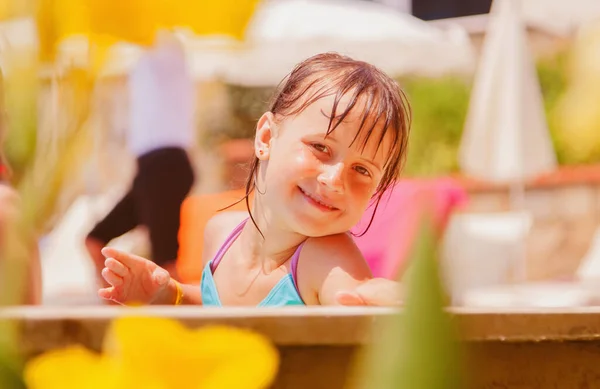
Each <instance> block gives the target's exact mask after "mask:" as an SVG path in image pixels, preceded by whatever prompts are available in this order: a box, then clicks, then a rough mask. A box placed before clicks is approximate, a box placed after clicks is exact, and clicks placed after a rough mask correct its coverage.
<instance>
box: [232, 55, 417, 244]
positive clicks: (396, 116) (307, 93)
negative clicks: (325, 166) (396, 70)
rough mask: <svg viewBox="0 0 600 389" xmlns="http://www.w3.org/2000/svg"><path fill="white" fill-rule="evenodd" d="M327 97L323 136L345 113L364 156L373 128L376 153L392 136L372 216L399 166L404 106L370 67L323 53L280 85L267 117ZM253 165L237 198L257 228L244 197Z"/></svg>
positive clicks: (252, 185) (252, 181)
mask: <svg viewBox="0 0 600 389" xmlns="http://www.w3.org/2000/svg"><path fill="white" fill-rule="evenodd" d="M331 95H335V99H334V102H333V107H332V110H331V113H330V114H329V115H328V118H329V127H328V129H327V135H329V134H331V133H332V132H333V131H334V130H335V129H336V128H337V127H338V126H339V125H340V124H341V123H342V122H343V120H344V119H345V118H346V117H347V116H348V115H349V114H350V113H351V112H353V111H357V110H361V112H360V117H361V122H360V127H359V130H358V132H357V134H356V137H355V138H354V141H353V142H355V141H357V140H358V139H359V137H360V136H361V135H362V137H361V142H362V144H361V147H362V149H363V150H364V148H365V147H366V145H367V142H368V141H369V139H370V138H371V136H372V135H373V134H374V133H375V128H376V127H377V126H378V125H381V124H382V125H383V126H382V128H383V130H382V131H381V132H380V135H379V137H378V138H379V139H378V145H377V149H379V147H380V146H381V144H382V142H383V139H384V138H385V137H386V136H387V135H388V134H390V135H391V136H392V146H391V150H390V153H389V154H388V155H387V156H386V158H385V163H384V166H383V177H382V179H381V182H380V183H379V186H378V187H377V191H376V192H375V195H374V198H375V199H376V202H375V211H377V207H378V206H379V201H380V200H381V197H382V196H383V194H384V193H385V191H386V190H387V189H389V188H390V187H392V185H393V184H394V183H395V182H396V180H397V179H398V176H399V174H400V171H401V170H402V167H403V165H404V161H405V158H406V151H407V147H408V134H409V129H410V120H411V117H410V116H411V113H410V106H409V104H408V101H407V99H406V96H405V95H404V93H403V92H402V90H401V89H400V87H399V86H398V84H397V83H396V82H395V81H394V80H393V79H391V78H390V77H389V76H387V75H386V74H385V73H383V72H382V71H381V70H379V69H378V68H376V67H375V66H373V65H370V64H368V63H366V62H362V61H356V60H353V59H352V58H350V57H346V56H343V55H339V54H336V53H325V54H318V55H315V56H313V57H310V58H308V59H307V60H305V61H303V62H301V63H300V64H298V65H297V66H296V67H295V68H294V69H293V70H292V72H291V73H290V74H289V75H288V76H287V77H286V78H284V79H283V81H282V82H281V83H280V84H279V86H278V87H277V90H276V92H275V94H274V96H273V99H272V101H271V104H270V106H269V111H270V112H271V113H273V115H274V116H275V118H276V120H277V119H278V118H285V117H286V116H292V115H297V114H299V113H301V112H302V111H304V110H305V109H306V108H307V107H308V106H309V105H311V104H312V103H314V102H316V101H317V100H319V99H321V98H323V97H326V96H331ZM344 96H349V97H350V100H349V104H348V105H347V106H346V108H345V109H344V110H343V112H338V104H339V103H340V100H341V99H342V97H344ZM259 164H260V161H259V159H258V158H257V157H256V156H255V157H254V160H253V161H252V164H251V165H250V173H249V175H248V179H247V181H246V195H245V196H244V198H242V200H245V201H246V207H247V209H248V213H249V214H250V218H251V219H252V222H253V223H254V225H255V226H256V227H257V228H258V226H257V225H256V222H255V220H254V217H253V216H252V212H251V211H250V200H249V196H250V194H251V193H252V191H253V190H255V189H256V175H257V173H258V167H259ZM242 200H240V201H242ZM373 215H375V212H374V213H373ZM372 222H373V217H371V220H370V221H369V224H368V226H367V228H366V229H365V231H363V232H362V234H364V233H365V232H367V230H368V229H369V227H370V226H371V223H372ZM259 231H260V229H259ZM362 234H361V235H362Z"/></svg>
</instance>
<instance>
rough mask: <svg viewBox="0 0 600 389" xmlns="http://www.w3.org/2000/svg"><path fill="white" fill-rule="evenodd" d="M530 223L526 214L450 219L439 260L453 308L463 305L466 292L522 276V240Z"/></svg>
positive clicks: (524, 251) (480, 215)
mask: <svg viewBox="0 0 600 389" xmlns="http://www.w3.org/2000/svg"><path fill="white" fill-rule="evenodd" d="M532 223H533V218H532V216H531V214H530V213H528V212H501V213H485V214H457V215H454V216H453V217H452V219H451V220H450V223H449V225H448V229H447V232H446V235H445V237H444V243H443V247H442V252H441V260H442V267H443V273H444V277H445V282H446V285H447V287H448V290H449V292H450V294H451V297H452V303H453V305H463V304H464V297H465V293H467V292H468V291H469V290H472V289H477V288H482V287H490V286H495V285H506V284H508V283H510V282H512V280H513V279H514V278H515V277H522V276H523V269H524V266H525V263H524V261H525V254H526V239H527V236H528V234H529V231H530V229H531V226H532Z"/></svg>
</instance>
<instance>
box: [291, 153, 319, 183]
mask: <svg viewBox="0 0 600 389" xmlns="http://www.w3.org/2000/svg"><path fill="white" fill-rule="evenodd" d="M292 152H293V157H292V158H290V161H291V163H290V166H288V167H287V169H286V170H287V171H288V174H292V173H296V174H300V175H301V176H312V175H314V173H315V172H317V171H318V170H319V167H320V166H321V164H322V162H321V161H320V160H319V159H318V158H317V157H316V156H315V154H314V153H313V152H312V151H311V150H309V149H308V147H306V146H304V145H300V146H298V147H297V148H296V149H295V150H293V151H292ZM288 158H289V157H288ZM296 178H297V177H296Z"/></svg>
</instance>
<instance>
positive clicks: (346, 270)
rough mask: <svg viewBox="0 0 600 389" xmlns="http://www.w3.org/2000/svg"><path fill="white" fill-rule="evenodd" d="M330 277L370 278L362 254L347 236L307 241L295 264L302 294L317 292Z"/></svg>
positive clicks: (333, 236)
mask: <svg viewBox="0 0 600 389" xmlns="http://www.w3.org/2000/svg"><path fill="white" fill-rule="evenodd" d="M330 277H334V278H337V277H342V278H349V279H353V280H357V281H360V280H366V279H369V278H371V277H372V274H371V270H370V269H369V266H368V265H367V262H366V261H365V259H364V257H363V255H362V253H361V252H360V250H359V249H358V247H357V246H356V244H355V243H354V239H353V238H352V236H351V235H350V234H348V233H344V234H336V235H330V236H324V237H319V238H309V239H308V240H307V241H306V243H305V244H304V247H303V248H302V252H301V253H300V260H299V263H298V283H299V287H300V288H301V292H302V294H303V297H304V295H305V294H306V295H309V296H310V295H311V294H314V293H315V291H318V290H320V288H321V287H322V285H323V284H324V282H325V280H326V279H328V278H330Z"/></svg>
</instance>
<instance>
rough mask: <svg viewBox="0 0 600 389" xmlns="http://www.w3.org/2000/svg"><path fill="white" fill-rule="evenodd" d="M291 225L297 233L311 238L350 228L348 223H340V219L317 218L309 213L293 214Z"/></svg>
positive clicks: (342, 231)
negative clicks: (347, 225) (347, 226)
mask: <svg viewBox="0 0 600 389" xmlns="http://www.w3.org/2000/svg"><path fill="white" fill-rule="evenodd" d="M290 225H291V226H292V228H293V229H294V230H295V231H296V232H297V233H299V234H301V235H304V236H307V237H309V238H318V237H322V236H328V235H335V234H340V233H344V232H347V231H348V230H349V228H346V223H340V222H339V220H332V218H315V217H312V216H311V215H307V214H302V215H298V214H296V215H292V221H291V223H290Z"/></svg>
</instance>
